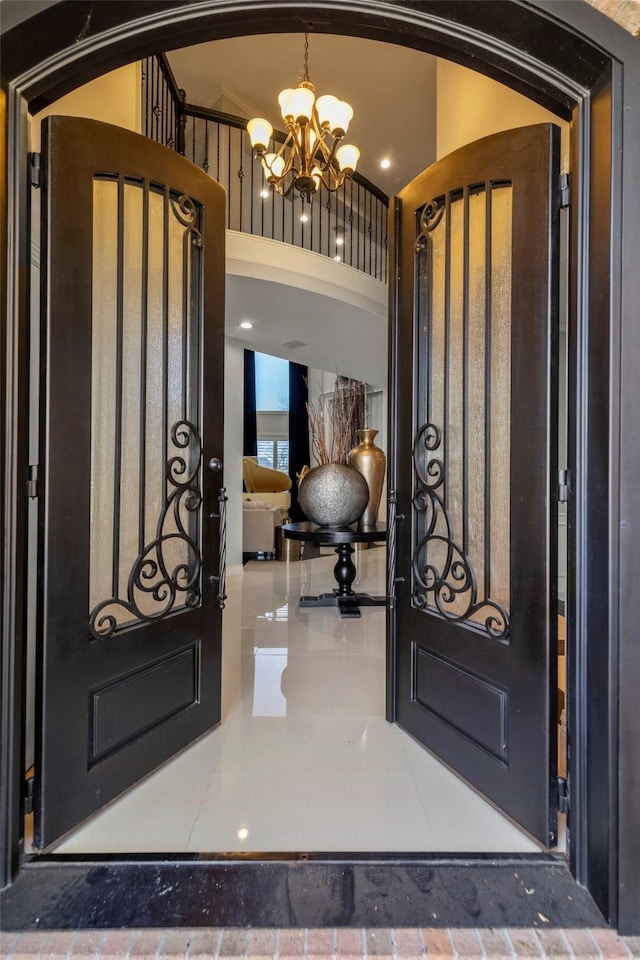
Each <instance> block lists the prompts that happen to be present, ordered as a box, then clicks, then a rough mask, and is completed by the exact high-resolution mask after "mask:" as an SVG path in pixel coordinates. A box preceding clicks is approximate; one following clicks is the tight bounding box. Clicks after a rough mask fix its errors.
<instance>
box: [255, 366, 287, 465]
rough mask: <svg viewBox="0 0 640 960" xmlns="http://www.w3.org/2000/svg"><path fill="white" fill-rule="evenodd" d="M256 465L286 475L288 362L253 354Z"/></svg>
mask: <svg viewBox="0 0 640 960" xmlns="http://www.w3.org/2000/svg"><path fill="white" fill-rule="evenodd" d="M256 412H257V418H256V426H257V433H258V463H259V464H260V466H261V467H270V468H271V469H272V470H282V471H283V473H288V472H289V361H288V360H283V359H281V358H280V357H270V356H268V355H267V354H266V353H256Z"/></svg>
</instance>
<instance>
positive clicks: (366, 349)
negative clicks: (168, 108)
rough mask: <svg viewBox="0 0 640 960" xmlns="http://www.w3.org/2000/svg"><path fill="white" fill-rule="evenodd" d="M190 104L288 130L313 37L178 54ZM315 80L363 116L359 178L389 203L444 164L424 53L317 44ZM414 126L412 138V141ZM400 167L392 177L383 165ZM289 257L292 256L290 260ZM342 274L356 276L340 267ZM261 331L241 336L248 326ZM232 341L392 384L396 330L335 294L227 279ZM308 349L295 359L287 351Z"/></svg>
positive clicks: (271, 38) (351, 136) (356, 121)
mask: <svg viewBox="0 0 640 960" xmlns="http://www.w3.org/2000/svg"><path fill="white" fill-rule="evenodd" d="M168 57H169V61H170V63H171V66H172V68H173V71H174V73H175V77H176V80H177V82H178V85H179V86H180V87H182V88H183V89H184V90H185V91H186V94H187V100H188V101H189V102H190V103H193V104H198V105H200V106H206V107H211V108H214V109H218V110H222V111H223V112H226V113H232V114H236V115H238V116H246V117H247V119H250V118H251V117H252V116H264V117H266V118H267V119H268V120H270V121H271V123H272V124H273V126H274V127H275V128H276V129H283V126H284V124H283V122H282V119H281V117H280V114H279V108H278V94H279V92H280V91H281V90H282V89H284V88H285V87H291V86H295V85H296V84H297V83H298V82H299V81H300V79H301V78H302V69H303V57H304V35H303V34H270V35H267V36H253V37H234V38H231V39H227V40H216V41H212V42H209V43H203V44H198V45H197V46H193V47H188V48H184V49H182V50H174V51H171V52H170V53H168ZM309 76H310V77H311V80H312V81H313V82H314V84H315V86H316V95H317V96H320V95H321V94H323V93H333V94H334V95H335V96H338V97H340V99H343V100H347V101H348V102H349V103H350V104H351V105H352V107H353V110H354V118H353V120H352V122H351V125H350V127H349V131H348V134H347V140H348V141H349V142H352V143H355V144H356V145H357V146H358V147H359V149H360V153H361V160H360V163H359V165H358V170H359V172H360V173H362V174H363V175H364V176H366V177H367V178H368V179H369V180H371V181H372V182H373V183H375V184H376V185H377V186H379V187H380V188H381V189H382V190H383V191H384V192H385V193H386V194H388V195H389V196H391V195H393V194H394V193H396V192H397V191H398V190H399V189H400V188H401V187H402V186H404V184H406V183H407V182H408V181H409V180H411V179H413V177H415V176H416V175H417V174H418V173H420V172H421V171H422V170H424V168H425V167H427V166H428V165H429V164H430V163H432V162H433V160H435V155H436V143H435V137H436V59H435V58H434V57H432V56H429V55H427V54H424V53H420V52H419V51H416V50H409V49H407V48H406V47H399V46H395V45H394V44H388V43H379V42H377V41H374V40H362V39H359V38H356V37H344V36H330V35H327V34H312V35H310V37H309ZM408 118H410V123H411V128H412V129H411V136H407V135H406V123H407V119H408ZM385 157H387V158H388V159H389V160H391V166H390V167H389V169H388V170H384V169H382V168H381V167H380V161H381V160H382V159H384V158H385ZM284 256H285V252H284V250H283V257H284ZM331 267H335V268H336V269H337V270H341V269H343V270H349V269H351V268H345V267H343V266H342V267H341V266H338V265H337V264H333V263H331ZM247 317H251V319H252V320H254V322H255V326H254V328H253V329H252V330H250V331H240V330H239V328H238V323H239V322H240V320H242V319H245V318H247ZM225 326H226V329H227V335H228V336H229V335H230V336H233V337H234V338H238V339H241V340H242V341H244V343H246V345H247V346H248V347H249V346H250V347H252V348H253V349H258V350H263V351H265V352H267V353H272V354H274V355H276V356H282V357H285V358H286V359H290V360H297V361H298V362H300V363H306V364H308V365H309V366H313V367H316V368H318V369H324V370H329V371H335V369H336V366H339V367H340V372H341V373H344V374H347V375H350V376H354V377H358V378H360V379H364V380H367V381H368V382H372V383H377V384H383V383H384V382H385V380H386V321H385V319H384V318H383V317H381V316H380V314H379V312H372V313H369V312H368V311H367V310H366V309H362V308H360V307H356V306H354V305H353V304H349V303H348V302H346V301H345V300H343V299H340V298H339V297H337V296H334V297H332V295H331V293H329V292H327V293H324V292H320V291H319V290H317V289H310V290H308V291H305V290H304V289H300V288H294V287H291V286H287V285H282V284H280V283H277V282H273V281H270V280H268V279H265V278H264V277H260V276H256V277H250V276H237V275H234V274H233V272H232V273H230V274H228V276H227V305H226V323H225ZM290 341H298V342H299V341H303V342H304V346H301V347H297V348H294V349H291V348H287V347H286V346H284V344H287V343H288V342H290Z"/></svg>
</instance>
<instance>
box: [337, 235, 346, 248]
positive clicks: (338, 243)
mask: <svg viewBox="0 0 640 960" xmlns="http://www.w3.org/2000/svg"><path fill="white" fill-rule="evenodd" d="M343 243H344V240H343V239H342V237H336V247H341V246H342V244H343Z"/></svg>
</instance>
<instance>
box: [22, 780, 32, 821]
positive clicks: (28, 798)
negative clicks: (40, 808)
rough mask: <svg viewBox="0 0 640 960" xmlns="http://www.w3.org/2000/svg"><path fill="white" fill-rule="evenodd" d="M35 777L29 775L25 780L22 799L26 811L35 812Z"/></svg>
mask: <svg viewBox="0 0 640 960" xmlns="http://www.w3.org/2000/svg"><path fill="white" fill-rule="evenodd" d="M33 784H34V779H33V777H27V778H26V780H25V781H24V788H23V791H22V799H23V801H24V813H33Z"/></svg>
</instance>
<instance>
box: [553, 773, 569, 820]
mask: <svg viewBox="0 0 640 960" xmlns="http://www.w3.org/2000/svg"><path fill="white" fill-rule="evenodd" d="M556 779H557V781H558V810H559V812H560V813H569V784H568V782H567V778H566V777H557V778H556Z"/></svg>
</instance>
